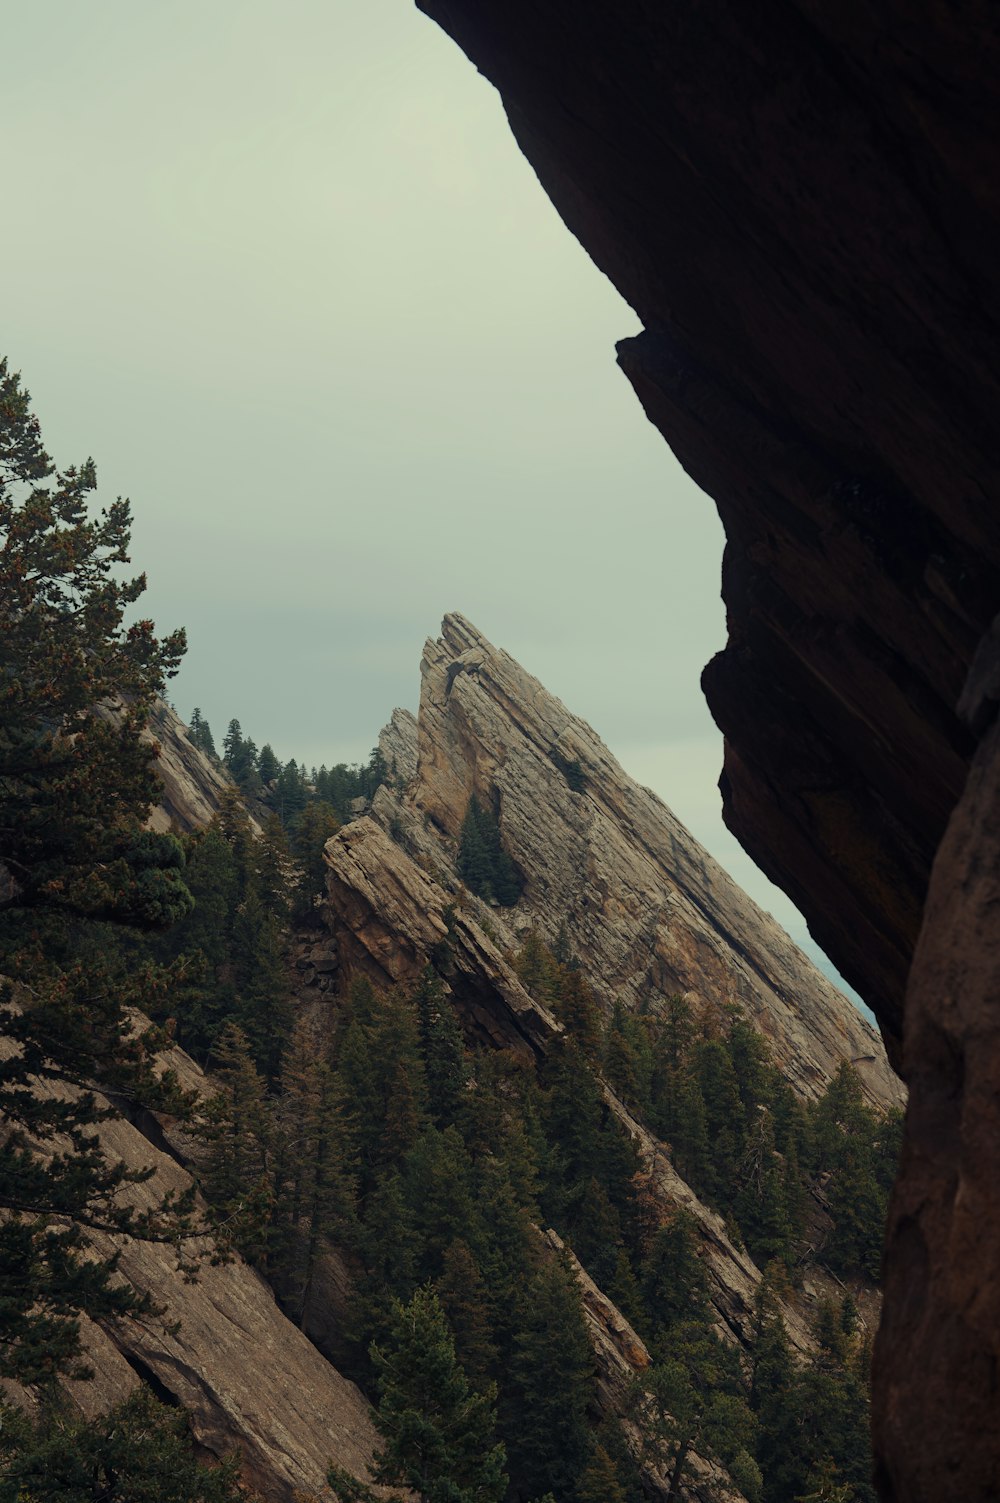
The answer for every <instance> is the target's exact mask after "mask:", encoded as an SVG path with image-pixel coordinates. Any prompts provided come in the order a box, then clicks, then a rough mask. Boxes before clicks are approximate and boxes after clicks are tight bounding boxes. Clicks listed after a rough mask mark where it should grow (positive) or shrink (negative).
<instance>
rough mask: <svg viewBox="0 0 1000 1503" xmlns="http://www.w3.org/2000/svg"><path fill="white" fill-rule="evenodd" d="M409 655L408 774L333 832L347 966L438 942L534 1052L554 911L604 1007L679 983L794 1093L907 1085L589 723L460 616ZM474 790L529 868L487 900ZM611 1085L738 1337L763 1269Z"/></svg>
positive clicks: (334, 931)
mask: <svg viewBox="0 0 1000 1503" xmlns="http://www.w3.org/2000/svg"><path fill="white" fill-rule="evenodd" d="M421 672H422V688H421V703H420V715H419V720H418V722H417V728H416V729H417V737H416V758H415V768H416V771H415V774H414V776H413V778H411V780H410V781H409V782H408V783H400V782H398V781H397V782H396V783H395V784H394V785H385V786H383V787H382V788H380V789H379V790H378V792H377V793H376V795H375V798H374V800H373V803H372V809H371V814H370V815H369V816H365V817H362V818H360V819H357V820H355V821H352V822H351V823H350V824H349V825H346V826H345V827H344V828H343V829H342V830H340V831H339V832H338V833H337V834H336V835H334V836H333V837H332V839H331V840H330V841H328V843H327V846H326V852H325V855H326V862H327V867H328V876H327V898H326V903H325V908H324V913H325V918H326V922H327V924H328V927H329V929H330V931H331V935H332V938H333V942H334V944H335V946H336V949H337V952H338V955H339V958H340V963H341V967H342V969H343V971H344V972H345V973H350V972H358V971H360V972H362V973H364V974H367V975H368V976H370V977H371V978H372V979H374V980H375V981H376V982H377V983H379V984H382V985H386V984H390V985H391V984H398V983H406V982H411V981H413V980H415V978H416V977H417V975H418V974H419V972H420V971H421V970H422V968H423V967H424V965H425V964H426V963H427V960H428V958H429V957H430V956H432V955H434V954H436V953H440V947H442V946H446V947H447V951H448V967H449V982H450V987H451V992H452V997H453V1000H454V1002H455V1004H456V1006H457V1007H458V1008H459V1010H460V1011H461V1012H462V1014H463V1015H464V1017H465V1020H466V1024H467V1027H468V1029H469V1030H470V1031H471V1032H472V1033H473V1034H475V1035H477V1036H478V1037H479V1038H480V1039H482V1040H483V1041H485V1042H488V1043H490V1044H492V1045H493V1046H495V1047H500V1048H507V1049H513V1050H516V1051H518V1052H520V1053H522V1054H525V1055H530V1054H532V1053H536V1052H537V1053H542V1054H544V1052H545V1051H546V1050H547V1049H548V1048H549V1047H550V1046H551V1043H552V1041H553V1040H554V1039H555V1038H556V1037H557V1036H558V1035H559V1033H560V1032H561V1031H562V1027H561V1024H560V1023H558V1022H557V1021H556V1019H555V1018H554V1017H553V1016H552V1014H551V1012H549V1011H548V1009H547V1008H546V1007H545V1006H544V1005H543V1004H542V1003H540V1002H538V1001H537V1000H536V999H535V998H533V997H532V996H530V995H529V993H528V992H527V991H526V990H525V988H524V986H523V985H522V983H521V981H520V979H519V978H518V976H517V974H516V971H515V969H514V967H513V964H512V961H511V956H512V955H513V954H514V952H515V951H516V949H517V948H518V947H519V945H520V943H521V941H522V939H523V937H524V936H525V935H526V933H528V932H529V931H530V930H531V929H538V930H540V931H541V932H542V934H543V935H544V936H545V937H546V938H547V939H548V940H549V941H550V942H552V941H554V940H555V939H556V937H557V935H558V934H559V932H560V930H561V929H562V930H563V932H564V933H565V934H566V935H567V937H568V941H569V943H570V945H571V947H572V949H573V951H574V953H575V954H576V955H577V956H578V957H579V959H580V961H581V963H582V965H583V967H584V970H585V972H586V974H587V976H588V979H589V980H591V982H592V984H593V986H594V989H595V993H596V995H597V997H598V999H599V1000H600V1001H602V1002H603V1004H604V1006H605V1007H606V1008H610V1006H611V1003H612V1001H613V1000H614V999H620V1000H623V1001H625V1002H627V1003H629V1004H630V1005H633V1006H636V1005H638V1003H639V1001H640V998H642V997H647V998H648V997H654V998H655V996H657V995H659V996H661V997H662V996H666V995H669V994H670V993H672V992H675V991H682V992H683V993H684V994H685V995H686V996H687V997H688V998H690V999H691V1001H692V1004H693V1005H694V1006H695V1008H696V1009H700V1010H701V1011H702V1014H703V1015H707V1016H710V1015H711V1013H712V1011H713V1010H714V1009H719V1008H721V1007H722V1006H730V1005H732V1006H735V1007H736V1008H737V1009H738V1010H739V1011H740V1012H742V1013H743V1014H744V1015H745V1016H746V1017H748V1018H749V1019H750V1020H751V1021H752V1022H754V1024H755V1025H756V1026H757V1027H758V1028H760V1030H761V1031H762V1032H763V1033H765V1035H766V1036H767V1038H768V1041H769V1043H770V1045H771V1048H772V1050H773V1052H774V1056H775V1058H776V1059H777V1060H778V1061H779V1062H780V1064H781V1067H782V1069H783V1071H784V1072H785V1073H786V1076H787V1078H788V1079H789V1080H790V1081H791V1082H792V1084H793V1085H794V1086H795V1088H796V1089H797V1090H798V1091H799V1092H800V1094H801V1095H802V1096H803V1097H804V1098H807V1099H808V1098H812V1097H814V1096H815V1095H817V1094H818V1093H819V1092H820V1091H821V1090H822V1088H823V1086H824V1085H825V1083H826V1082H827V1080H829V1078H830V1077H831V1076H832V1074H833V1073H834V1072H835V1070H836V1068H837V1066H838V1064H839V1063H840V1061H841V1060H843V1059H853V1060H857V1061H858V1067H859V1071H860V1072H861V1076H862V1079H863V1080H864V1082H865V1084H866V1088H867V1090H868V1093H869V1096H870V1098H871V1099H872V1100H873V1101H874V1102H875V1103H877V1104H879V1105H880V1106H882V1107H886V1106H891V1105H896V1104H898V1103H899V1101H900V1097H901V1089H900V1086H899V1083H898V1081H897V1079H896V1077H895V1076H894V1075H893V1073H892V1071H891V1070H890V1069H889V1067H888V1064H887V1061H886V1059H885V1054H884V1051H883V1049H882V1046H881V1043H880V1040H879V1039H878V1036H877V1034H876V1033H875V1031H874V1030H873V1029H872V1028H871V1027H870V1026H869V1025H868V1024H867V1023H866V1022H865V1021H864V1019H863V1018H861V1016H860V1015H859V1014H858V1013H857V1012H856V1010H855V1009H854V1008H853V1007H852V1005H851V1004H850V1003H849V1002H848V1001H847V999H846V998H845V997H843V996H842V995H841V994H840V993H839V992H837V991H836V989H835V988H833V987H832V986H830V984H829V983H828V982H827V981H826V980H825V978H823V977H821V976H820V975H819V973H818V972H817V971H816V970H815V968H814V967H813V966H812V965H811V963H810V962H809V961H808V959H807V958H806V957H805V956H804V955H803V954H802V953H801V952H800V951H799V950H797V948H796V947H795V946H794V945H793V944H792V943H791V941H790V940H788V938H787V936H785V935H783V933H782V931H781V930H780V929H779V928H778V926H777V925H776V924H775V923H774V921H773V920H772V919H770V918H769V917H768V916H767V915H765V914H763V913H761V912H760V910H759V909H757V908H756V906H755V905H754V904H753V903H752V902H751V900H750V899H749V898H747V897H746V895H745V894H743V893H741V892H740V891H739V889H737V888H736V887H735V884H733V883H732V882H731V880H730V879H729V878H728V877H726V875H725V873H723V872H722V871H721V869H720V868H719V867H718V866H717V865H716V864H715V863H714V862H713V861H712V859H711V858H710V857H709V856H708V854H707V852H705V851H703V850H702V849H701V848H700V847H699V846H698V845H697V843H696V842H695V841H694V840H693V838H692V837H691V836H690V835H689V834H688V832H687V831H685V830H684V828H683V826H681V825H680V823H679V822H678V821H677V820H676V819H675V817H674V816H673V815H672V814H671V813H670V811H669V810H668V809H667V808H666V806H665V805H663V804H662V803H661V801H660V800H659V799H657V798H656V797H655V795H653V794H652V793H650V792H649V791H648V790H646V789H642V788H639V787H638V785H636V784H635V783H633V782H632V781H631V779H629V778H628V777H627V775H626V774H625V773H624V772H623V771H622V769H621V768H620V767H619V766H618V764H617V763H616V762H615V761H614V759H613V758H612V757H611V754H610V753H609V752H608V750H607V748H606V747H604V746H603V744H602V743H601V742H600V740H599V739H598V737H597V736H596V734H595V733H594V732H593V731H592V730H591V728H590V727H589V726H587V725H586V724H585V723H584V722H583V721H581V720H579V719H577V718H576V717H574V716H572V715H570V713H569V711H567V710H566V708H565V707H564V706H563V705H562V704H561V703H560V702H559V701H558V700H557V699H555V698H554V696H552V695H550V694H548V692H547V691H546V690H545V689H544V688H543V687H542V685H541V684H540V683H539V682H538V681H537V680H536V679H534V678H532V677H531V675H530V674H527V673H526V672H525V670H524V669H522V668H521V667H520V666H519V665H518V664H517V663H515V662H514V661H513V659H512V658H510V657H509V655H508V654H506V653H504V652H502V651H501V650H499V649H497V648H495V647H493V646H492V645H491V644H490V643H489V642H488V641H487V640H486V639H485V638H484V637H482V636H481V635H480V634H479V633H478V632H476V630H475V628H473V627H472V626H471V625H470V623H469V622H468V621H466V620H465V619H464V618H463V617H461V616H457V615H449V616H447V617H446V618H445V621H444V623H443V627H442V637H441V639H440V640H438V641H433V642H428V644H427V645H426V647H425V649H424V655H423V660H422V664H421ZM398 724H399V722H398V721H397V728H398ZM553 752H555V754H556V758H557V759H559V760H561V763H562V766H561V767H560V765H559V761H558V760H553ZM570 764H574V774H573V776H574V781H575V782H576V783H577V784H578V785H579V786H578V788H577V789H576V790H574V789H572V788H570V787H569V785H568V783H567V779H566V772H565V767H566V766H568V765H570ZM577 764H578V767H579V770H580V772H579V775H577V774H576V772H575V766H576V765H577ZM581 777H582V780H583V781H582V784H581V782H580V779H581ZM473 794H475V795H476V796H477V797H478V798H480V799H481V800H482V801H483V802H484V803H486V804H488V805H491V806H494V807H498V812H499V822H500V828H501V831H502V835H503V840H504V844H505V847H506V849H507V850H508V852H509V854H510V855H511V856H512V857H513V858H514V860H515V862H516V863H517V865H518V867H519V869H520V871H521V874H522V876H523V878H524V883H525V885H524V891H523V894H522V897H521V899H520V901H519V902H518V904H517V906H516V907H515V908H513V909H510V910H501V909H498V908H496V907H495V906H491V905H488V904H485V903H483V902H482V901H481V900H480V899H479V898H476V897H474V896H473V895H471V894H470V893H468V892H467V891H466V890H465V888H464V886H463V884H462V883H461V881H460V879H459V877H458V873H457V867H456V856H457V847H458V839H457V837H458V834H459V831H460V827H461V823H462V819H463V815H464V811H465V808H466V806H467V804H468V801H469V799H470V797H471V796H472V795H473ZM758 929H759V934H760V941H759V945H755V942H754V936H755V932H756V931H757V930H758ZM751 957H752V958H751ZM802 1015H804V1016H805V1018H806V1019H807V1021H805V1022H803V1021H802ZM606 1099H607V1102H608V1105H609V1108H610V1110H611V1111H612V1112H613V1113H614V1115H615V1116H616V1117H617V1118H618V1120H619V1122H620V1123H621V1125H622V1127H623V1128H624V1130H625V1131H626V1132H627V1133H628V1134H629V1136H630V1137H631V1138H632V1140H633V1142H634V1143H635V1145H636V1147H637V1148H638V1150H639V1154H640V1157H641V1159H642V1162H643V1165H644V1172H645V1174H646V1175H647V1177H648V1181H649V1185H650V1190H651V1193H652V1194H653V1195H654V1196H655V1197H656V1198H657V1199H658V1201H659V1202H660V1204H661V1205H662V1206H663V1207H664V1209H665V1210H667V1209H671V1208H677V1207H683V1208H684V1209H685V1210H686V1211H688V1212H689V1214H691V1215H692V1217H693V1218H694V1220H695V1222H696V1224H697V1227H698V1229H699V1233H700V1236H701V1241H702V1256H703V1258H704V1261H705V1265H706V1269H707V1271H708V1274H709V1279H710V1284H711V1293H712V1299H713V1303H714V1305H715V1308H716V1311H717V1314H718V1320H719V1329H720V1331H721V1332H722V1333H723V1334H725V1335H727V1336H728V1337H729V1338H730V1339H734V1340H744V1341H745V1340H747V1339H748V1337H749V1332H750V1325H751V1322H752V1318H753V1308H754V1299H755V1295H756V1290H757V1287H758V1284H759V1282H760V1277H761V1275H760V1271H759V1269H758V1268H757V1267H756V1266H755V1265H754V1263H753V1260H752V1259H751V1258H750V1257H749V1256H748V1255H747V1254H746V1252H744V1251H742V1250H740V1249H738V1248H737V1247H735V1246H734V1244H733V1242H732V1241H731V1239H730V1237H729V1236H728V1234H727V1231H726V1228H725V1225H724V1222H723V1219H722V1217H721V1216H719V1215H718V1214H717V1213H716V1212H714V1211H712V1210H711V1209H710V1208H709V1207H707V1206H705V1205H704V1204H703V1203H702V1202H701V1201H700V1200H699V1198H698V1197H697V1195H695V1193H694V1192H693V1191H692V1190H691V1188H690V1186H688V1185H687V1184H686V1183H685V1181H684V1180H683V1179H682V1178H681V1177H680V1175H679V1174H678V1173H677V1172H676V1170H675V1169H674V1167H673V1164H672V1162H671V1159H670V1155H669V1152H668V1151H667V1149H666V1148H665V1147H664V1145H663V1144H661V1143H658V1142H657V1141H656V1139H655V1138H654V1137H653V1136H652V1134H650V1133H649V1132H647V1131H646V1129H645V1128H643V1127H642V1126H641V1124H639V1123H638V1122H637V1121H636V1120H635V1119H634V1117H633V1116H632V1115H631V1114H630V1113H629V1111H628V1110H627V1109H626V1107H625V1106H624V1105H623V1104H622V1102H621V1101H619V1100H618V1099H617V1098H616V1097H615V1095H614V1093H613V1092H611V1091H610V1090H608V1091H606ZM785 1317H786V1324H787V1326H788V1330H789V1334H790V1336H791V1339H792V1341H793V1343H794V1344H795V1345H796V1346H797V1347H798V1349H799V1350H800V1351H806V1350H808V1349H809V1348H810V1346H811V1337H810V1335H809V1331H808V1322H807V1320H806V1318H805V1314H804V1311H803V1309H802V1308H801V1307H800V1306H797V1305H795V1304H789V1305H788V1306H787V1308H786V1310H785Z"/></svg>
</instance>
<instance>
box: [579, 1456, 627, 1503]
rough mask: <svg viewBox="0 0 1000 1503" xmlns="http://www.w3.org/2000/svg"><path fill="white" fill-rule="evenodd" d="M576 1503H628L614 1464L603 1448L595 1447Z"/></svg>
mask: <svg viewBox="0 0 1000 1503" xmlns="http://www.w3.org/2000/svg"><path fill="white" fill-rule="evenodd" d="M576 1503H628V1500H627V1499H626V1496H625V1489H624V1488H623V1487H622V1485H621V1481H620V1480H619V1477H618V1471H617V1469H616V1467H615V1464H614V1462H613V1461H612V1460H611V1457H610V1456H609V1455H608V1453H607V1451H606V1450H605V1449H604V1447H603V1446H600V1445H598V1446H595V1447H594V1451H593V1455H592V1456H591V1458H590V1461H589V1462H588V1464H587V1467H586V1470H585V1471H584V1473H583V1475H582V1477H581V1478H580V1484H579V1486H578V1488H577V1490H576Z"/></svg>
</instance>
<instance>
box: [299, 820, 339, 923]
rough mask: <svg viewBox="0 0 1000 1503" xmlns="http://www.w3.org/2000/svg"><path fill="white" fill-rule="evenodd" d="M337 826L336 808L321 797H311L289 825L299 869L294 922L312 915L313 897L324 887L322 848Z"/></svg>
mask: <svg viewBox="0 0 1000 1503" xmlns="http://www.w3.org/2000/svg"><path fill="white" fill-rule="evenodd" d="M339 829H340V820H339V819H338V818H337V813H336V810H335V809H334V807H333V805H332V804H328V803H327V802H326V801H325V800H324V799H310V800H309V802H308V803H307V804H306V806H305V808H304V809H303V810H302V811H301V813H300V814H299V816H298V818H297V819H296V820H295V822H294V824H293V825H292V850H293V852H294V854H295V859H296V861H297V862H298V866H299V873H300V875H299V880H298V883H297V884H296V888H295V894H294V898H293V909H292V911H293V915H294V917H295V920H296V922H297V923H303V922H308V921H311V920H312V919H314V918H315V905H316V899H317V898H318V897H320V896H321V894H322V893H324V892H325V890H326V862H325V861H324V859H323V849H324V847H325V845H326V843H327V841H328V840H329V839H330V837H331V835H336V833H337V831H338V830H339Z"/></svg>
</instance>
